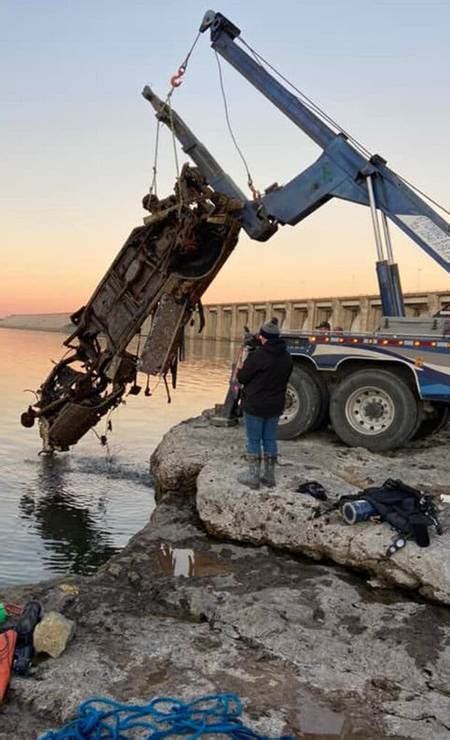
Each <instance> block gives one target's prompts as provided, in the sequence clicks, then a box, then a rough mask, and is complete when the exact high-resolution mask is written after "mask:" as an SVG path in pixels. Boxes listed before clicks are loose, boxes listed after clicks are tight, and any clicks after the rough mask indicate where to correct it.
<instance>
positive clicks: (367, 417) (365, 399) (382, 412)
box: [345, 385, 395, 436]
mask: <svg viewBox="0 0 450 740" xmlns="http://www.w3.org/2000/svg"><path fill="white" fill-rule="evenodd" d="M345 417H346V419H347V421H348V422H349V424H350V426H352V427H353V429H355V430H356V431H357V432H359V433H360V434H365V435H367V436H374V435H376V434H382V433H383V432H385V431H386V430H387V429H389V427H390V426H391V424H392V423H393V421H394V418H395V405H394V401H393V400H392V398H391V396H390V395H389V394H388V393H386V391H383V390H382V389H381V388H377V387H376V386H373V385H367V386H364V387H361V388H358V389H357V390H356V391H353V393H352V394H351V395H350V396H349V397H348V399H347V402H346V404H345Z"/></svg>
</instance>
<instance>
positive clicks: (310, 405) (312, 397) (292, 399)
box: [277, 365, 321, 439]
mask: <svg viewBox="0 0 450 740" xmlns="http://www.w3.org/2000/svg"><path fill="white" fill-rule="evenodd" d="M320 410H321V393H320V387H319V384H318V383H317V382H316V381H315V380H314V378H313V377H312V376H311V373H310V372H308V371H307V370H305V369H304V368H303V367H300V366H298V365H297V366H294V369H293V370H292V373H291V377H290V378H289V383H288V387H287V390H286V405H285V408H284V411H283V413H282V415H281V417H280V421H279V424H278V435H277V436H278V439H294V438H295V437H298V436H300V434H305V433H306V432H309V431H310V430H311V429H312V427H313V426H314V424H316V423H317V420H318V417H319V413H320Z"/></svg>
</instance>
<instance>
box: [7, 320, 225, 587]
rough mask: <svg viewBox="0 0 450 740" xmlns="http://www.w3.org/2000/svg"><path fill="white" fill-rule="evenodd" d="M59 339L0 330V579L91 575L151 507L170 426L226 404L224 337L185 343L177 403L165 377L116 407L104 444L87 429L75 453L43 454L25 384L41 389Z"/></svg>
mask: <svg viewBox="0 0 450 740" xmlns="http://www.w3.org/2000/svg"><path fill="white" fill-rule="evenodd" d="M63 339H64V336H63V335H62V334H58V333H47V332H39V331H25V330H17V331H16V330H13V329H0V400H1V407H0V408H1V416H0V585H5V584H17V583H26V582H32V581H38V580H40V579H42V578H45V577H49V576H51V575H55V574H61V573H84V574H86V573H91V572H92V571H93V570H95V568H97V567H98V566H99V565H100V564H101V563H103V562H105V561H106V560H107V559H108V558H109V557H110V556H111V555H112V554H114V553H115V552H117V551H118V550H119V549H120V548H122V547H123V546H124V545H125V544H126V543H127V542H128V540H129V538H130V537H131V536H132V535H133V534H134V533H135V532H137V531H138V530H139V529H141V528H142V527H143V526H144V525H145V524H146V522H147V521H148V518H149V516H150V514H151V511H152V509H153V507H154V500H153V490H152V488H151V480H150V476H149V458H150V455H151V453H152V451H153V450H154V449H155V447H156V445H157V444H158V442H159V441H160V439H161V437H162V435H163V434H164V433H165V432H166V431H167V430H168V429H170V427H172V426H173V425H174V424H176V423H178V422H179V421H182V420H183V419H186V418H188V417H190V416H195V415H197V414H199V413H201V411H202V410H203V409H205V408H208V407H211V406H214V404H215V403H220V402H222V401H223V399H224V396H225V393H226V390H227V387H228V378H229V372H230V365H231V362H232V359H233V355H234V352H235V349H234V347H233V345H229V344H227V343H222V342H210V341H204V340H197V341H192V342H190V343H188V346H187V348H186V349H187V352H186V354H187V357H186V361H185V362H184V363H182V364H181V366H180V369H179V374H178V382H177V389H176V390H175V391H173V392H172V403H171V404H168V403H167V396H166V392H165V389H164V386H163V384H162V383H161V384H160V385H159V387H158V388H156V390H155V391H154V393H153V395H152V396H151V397H150V398H147V397H145V396H144V394H143V392H142V393H141V394H140V395H139V396H128V397H127V398H126V405H124V406H121V407H119V408H118V409H117V410H116V411H115V412H114V413H113V415H112V417H111V420H112V425H113V432H112V434H110V435H109V444H108V447H109V449H108V450H106V449H105V448H104V447H102V446H101V445H100V443H99V441H98V439H97V437H96V436H95V434H94V433H93V432H89V433H88V434H87V435H86V436H85V437H84V438H83V439H82V440H81V441H80V442H79V443H78V444H77V445H76V446H75V447H73V448H72V449H71V451H70V452H65V453H59V454H57V455H55V456H52V457H48V456H45V455H41V456H39V454H38V453H39V451H40V449H41V444H40V438H39V434H38V431H37V426H36V427H34V428H32V429H25V428H24V427H22V426H21V425H20V421H19V417H20V414H21V412H22V411H23V410H25V408H26V407H27V405H28V404H29V403H31V402H32V400H33V396H32V394H31V393H30V392H27V391H26V389H36V388H38V387H39V385H40V384H41V382H42V381H43V380H44V378H45V377H46V375H47V374H48V372H49V370H50V367H51V364H50V363H51V360H55V361H56V360H58V359H59V358H60V356H61V355H62V353H63V348H62V346H61V345H62V341H63ZM144 380H145V379H144ZM155 384H156V379H153V385H155ZM97 429H98V432H99V433H102V432H103V431H104V422H103V421H100V423H99V424H98V427H97Z"/></svg>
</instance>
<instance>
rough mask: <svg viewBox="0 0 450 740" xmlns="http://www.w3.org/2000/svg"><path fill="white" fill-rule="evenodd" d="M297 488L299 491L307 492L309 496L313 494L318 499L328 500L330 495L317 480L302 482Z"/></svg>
mask: <svg viewBox="0 0 450 740" xmlns="http://www.w3.org/2000/svg"><path fill="white" fill-rule="evenodd" d="M295 490H296V491H297V493H307V494H308V496H312V497H313V498H316V499H317V500H318V501H328V496H327V492H326V490H325V488H324V487H323V485H322V484H321V483H318V482H317V481H316V480H310V481H307V482H306V483H301V484H300V485H299V486H298V488H296V489H295Z"/></svg>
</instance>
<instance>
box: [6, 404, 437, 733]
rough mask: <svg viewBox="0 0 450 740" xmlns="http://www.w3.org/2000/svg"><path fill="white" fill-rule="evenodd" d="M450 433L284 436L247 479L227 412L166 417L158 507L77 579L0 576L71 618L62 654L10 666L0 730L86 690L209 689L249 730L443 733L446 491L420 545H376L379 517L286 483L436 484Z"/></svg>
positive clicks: (73, 703)
mask: <svg viewBox="0 0 450 740" xmlns="http://www.w3.org/2000/svg"><path fill="white" fill-rule="evenodd" d="M449 441H450V434H449V432H444V433H443V434H441V435H440V436H439V437H436V438H434V439H432V440H428V441H424V442H422V443H419V442H417V443H415V444H414V445H411V446H410V447H409V448H408V449H407V450H403V451H399V452H397V453H392V454H391V455H389V456H386V455H384V456H381V455H374V454H372V453H369V452H367V451H366V450H361V449H348V448H345V447H343V446H342V445H341V444H338V443H337V442H336V440H335V438H334V437H333V436H331V435H330V436H328V437H326V436H325V437H323V436H321V437H315V436H310V437H305V438H302V439H301V440H299V441H296V442H284V443H282V444H281V459H280V463H281V464H280V466H278V470H277V473H278V479H279V485H278V486H277V488H276V489H275V490H273V491H269V490H268V489H261V490H260V491H258V492H253V491H249V490H248V489H245V488H243V487H241V486H239V485H238V484H237V483H236V482H235V476H236V473H237V471H238V468H239V466H240V465H241V464H242V459H241V452H242V448H243V440H242V432H241V430H240V429H238V428H231V429H218V428H216V427H213V426H211V425H210V423H209V420H208V418H207V416H202V417H199V418H197V419H193V420H190V421H188V422H185V423H183V424H180V425H178V426H177V427H175V428H174V429H172V430H171V431H170V432H169V433H168V434H167V435H166V436H165V437H164V439H163V440H162V442H161V444H160V445H159V447H158V448H157V450H156V451H155V453H154V454H153V457H152V462H151V468H152V473H153V476H154V481H155V489H156V497H157V506H156V509H155V511H154V513H153V514H152V517H151V519H150V521H149V523H148V524H146V526H144V528H143V529H142V531H141V532H139V533H138V534H137V535H136V536H135V537H133V539H132V540H131V541H130V543H129V544H128V546H127V547H126V548H125V549H124V550H123V551H122V552H121V553H120V554H119V555H117V556H115V557H114V558H112V559H111V560H110V561H109V562H108V563H107V564H106V565H105V566H103V568H102V569H101V570H99V572H98V573H97V574H96V575H95V576H92V577H90V578H82V577H67V578H63V579H57V580H54V581H52V582H47V583H43V584H38V585H33V586H29V587H20V588H15V589H10V590H9V592H7V591H1V590H0V591H1V592H0V600H1V599H9V600H14V601H23V600H25V599H27V598H30V597H31V596H34V597H37V598H39V599H40V600H41V601H42V603H43V605H44V607H45V609H46V610H50V609H54V610H56V611H59V612H62V613H63V614H64V615H65V616H66V617H68V618H69V619H72V620H74V621H75V622H76V632H75V636H74V638H73V640H72V641H71V642H70V643H69V646H68V647H67V649H66V651H65V652H64V653H63V655H62V656H61V657H60V658H58V659H50V658H49V659H45V660H44V659H43V660H40V661H39V663H38V664H37V665H36V666H35V667H34V669H33V675H32V676H31V677H28V678H18V677H14V678H13V681H12V684H11V688H10V692H9V695H8V701H7V702H6V703H5V704H4V705H3V707H2V708H1V709H0V738H2V740H3V739H4V740H6V738H8V740H9V738H17V740H22V738H23V740H25V739H26V740H31V738H36V737H38V735H39V733H40V732H42V731H44V730H45V729H49V728H54V727H58V726H60V725H61V724H62V723H63V722H65V721H67V720H68V719H69V718H70V717H71V715H72V713H73V711H74V709H75V708H76V707H77V705H78V704H79V703H80V702H81V701H82V700H84V699H86V698H88V697H90V696H93V695H108V696H111V697H114V698H117V699H121V700H123V701H130V702H131V701H133V702H145V701H148V700H149V699H151V698H153V697H155V696H159V695H172V696H178V697H180V698H189V697H193V696H198V695H200V694H203V693H207V692H219V691H235V692H237V693H238V694H239V695H240V696H241V697H242V699H243V701H244V704H245V707H246V716H245V720H246V721H247V722H248V723H249V724H250V725H251V726H252V727H253V728H254V729H255V730H256V731H258V732H259V733H261V734H262V735H281V734H284V735H286V734H287V735H292V736H295V737H340V738H356V737H360V738H391V737H392V738H424V737H427V738H428V737H429V738H438V739H439V738H447V737H449V733H450V709H449V706H450V612H449V610H448V604H449V603H450V559H449V553H450V520H449V515H448V513H447V511H448V509H450V506H447V507H445V506H444V507H443V513H442V522H443V524H444V527H445V529H446V533H444V535H442V536H441V537H438V536H437V535H435V534H433V535H432V543H431V546H430V547H429V548H426V549H419V548H418V547H417V546H416V545H415V544H414V543H408V544H407V546H406V547H405V548H404V550H402V551H400V552H398V553H397V554H396V555H395V556H394V558H391V559H386V558H385V556H384V553H385V550H386V545H387V544H388V543H389V541H390V539H391V537H392V532H391V531H390V530H389V527H387V525H377V524H374V523H367V524H360V525H356V526H354V527H350V526H348V525H344V524H342V523H341V521H340V520H339V517H338V515H337V514H336V512H333V511H327V510H325V509H323V508H322V509H321V506H322V507H323V504H320V503H319V502H317V501H316V500H314V499H310V498H309V497H307V496H304V495H301V494H298V493H296V492H295V487H296V486H297V485H298V483H299V482H302V481H304V480H311V479H313V480H318V481H320V482H321V483H322V484H323V485H324V487H325V488H326V489H327V491H328V492H329V498H330V501H333V499H334V498H335V497H336V496H337V495H339V494H341V493H343V492H353V491H354V490H358V489H360V488H361V487H364V486H366V485H369V484H371V483H376V484H378V483H382V482H383V481H384V480H385V479H386V478H388V477H394V478H402V479H403V480H404V481H405V482H408V483H410V484H412V485H416V486H418V487H420V488H424V489H427V490H430V491H431V492H434V493H436V494H444V495H449V494H450V474H449V472H450V471H449V460H448V457H449V455H448V445H449ZM143 523H144V522H143Z"/></svg>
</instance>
